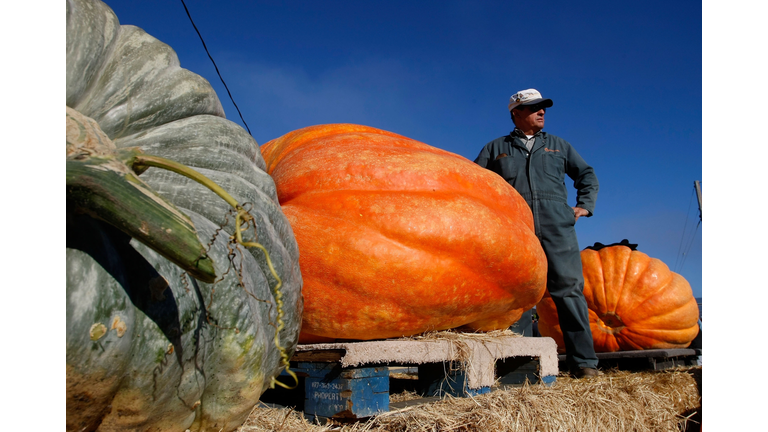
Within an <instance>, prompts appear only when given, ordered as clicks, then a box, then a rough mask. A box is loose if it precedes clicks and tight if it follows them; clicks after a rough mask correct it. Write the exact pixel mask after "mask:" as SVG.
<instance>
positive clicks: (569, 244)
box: [475, 89, 598, 378]
mask: <svg viewBox="0 0 768 432" xmlns="http://www.w3.org/2000/svg"><path fill="white" fill-rule="evenodd" d="M550 107H552V100H551V99H545V98H543V97H542V96H541V93H539V92H538V91H537V90H535V89H528V90H522V91H520V92H518V93H516V94H514V95H512V97H511V98H510V100H509V105H508V108H509V111H510V115H511V116H512V121H513V122H514V123H515V130H514V131H513V132H512V133H510V134H509V135H507V136H503V137H500V138H497V139H495V140H493V141H491V142H489V143H488V144H486V145H485V147H484V148H483V150H482V151H481V152H480V155H478V156H477V159H475V163H476V164H478V165H480V166H482V167H485V168H487V169H489V170H491V171H493V172H495V173H497V174H499V175H501V176H502V177H504V180H506V181H507V182H508V183H509V184H510V185H512V186H513V187H514V188H515V189H516V190H517V191H518V192H519V193H520V195H522V197H523V198H524V199H525V201H526V202H527V203H528V205H529V206H530V207H531V211H532V212H533V221H534V226H535V231H536V236H537V237H538V238H539V241H540V242H541V246H542V248H543V249H544V253H545V254H546V256H547V264H548V270H547V291H549V294H550V295H551V296H552V300H554V302H555V306H556V307H557V314H558V316H559V318H560V327H561V328H562V330H563V338H564V340H565V350H566V364H567V365H568V368H569V369H570V372H571V375H572V376H574V377H576V378H583V377H592V376H596V375H598V372H597V356H596V355H595V349H594V346H593V343H592V332H591V331H590V328H589V313H588V309H587V302H586V300H585V298H584V293H583V289H584V277H583V275H582V270H581V256H580V254H579V244H578V241H577V239H576V229H575V227H574V225H575V224H576V221H577V220H578V219H579V218H580V217H582V216H585V217H590V216H592V212H593V211H594V209H595V200H596V199H597V190H598V183H597V177H596V176H595V173H594V170H593V169H592V167H590V166H589V165H587V163H586V162H584V159H582V158H581V156H579V154H578V153H576V150H574V148H573V147H571V145H570V144H569V143H568V142H566V141H565V140H563V139H562V138H559V137H556V136H554V135H550V134H548V133H546V132H542V129H544V114H545V113H546V110H547V108H550ZM566 174H567V175H568V177H570V178H571V179H572V180H573V182H574V184H573V185H574V187H575V188H576V190H577V191H578V192H577V195H576V206H575V207H570V206H568V202H567V195H568V191H567V189H566V187H565V183H564V180H565V175H566ZM523 319H525V316H524V318H523ZM527 321H528V322H527V323H526V324H530V321H531V319H530V317H529V318H527Z"/></svg>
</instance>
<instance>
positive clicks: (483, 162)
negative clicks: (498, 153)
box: [475, 145, 491, 168]
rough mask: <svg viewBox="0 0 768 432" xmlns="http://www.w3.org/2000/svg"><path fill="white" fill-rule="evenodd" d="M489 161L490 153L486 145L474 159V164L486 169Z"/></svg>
mask: <svg viewBox="0 0 768 432" xmlns="http://www.w3.org/2000/svg"><path fill="white" fill-rule="evenodd" d="M490 160H491V152H490V151H488V145H486V146H485V147H483V149H482V150H480V154H479V155H477V157H476V158H475V163H476V164H478V165H480V166H481V167H483V168H488V162H490Z"/></svg>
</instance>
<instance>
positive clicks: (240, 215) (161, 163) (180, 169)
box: [126, 152, 299, 389]
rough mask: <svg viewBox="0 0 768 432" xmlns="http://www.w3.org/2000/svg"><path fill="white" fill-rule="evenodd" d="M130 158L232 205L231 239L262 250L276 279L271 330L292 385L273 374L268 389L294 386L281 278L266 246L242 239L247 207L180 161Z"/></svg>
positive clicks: (143, 167)
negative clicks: (284, 341) (285, 343)
mask: <svg viewBox="0 0 768 432" xmlns="http://www.w3.org/2000/svg"><path fill="white" fill-rule="evenodd" d="M129 156H130V159H129V161H128V162H126V163H127V164H128V165H130V166H131V168H132V169H133V170H135V171H136V172H143V171H145V170H146V169H147V168H148V167H155V168H162V169H165V170H168V171H173V172H175V173H176V174H180V175H183V176H184V177H187V178H189V179H192V180H194V181H196V182H197V183H200V184H201V185H203V186H205V187H207V188H208V189H210V190H211V191H212V192H213V193H215V194H216V195H218V196H219V197H221V199H223V200H224V201H226V202H227V204H229V205H230V206H232V208H234V209H235V210H237V215H236V217H235V239H236V240H237V243H239V244H241V245H243V246H244V247H255V248H258V249H260V250H261V251H262V252H264V256H265V257H266V261H267V266H268V267H269V271H270V273H272V276H273V277H274V278H275V280H276V281H277V285H275V286H274V288H272V295H273V296H274V298H275V305H276V309H277V327H276V329H275V339H274V342H275V346H276V347H277V350H278V351H279V352H280V363H281V365H282V366H283V367H285V372H286V373H287V374H288V375H290V376H291V377H292V378H293V379H294V385H293V386H288V385H286V384H284V383H282V382H280V381H278V380H277V379H275V377H272V381H271V383H270V386H269V387H270V388H275V384H277V385H279V386H281V387H283V388H287V389H294V388H296V386H297V385H298V384H299V378H298V377H297V376H296V374H295V373H294V372H293V371H292V370H291V369H290V359H289V358H288V353H287V351H286V349H285V347H284V346H282V344H281V343H280V331H281V330H282V329H283V328H285V322H284V321H283V316H284V315H285V313H284V311H283V293H282V291H281V290H280V287H281V286H282V285H283V281H282V279H280V276H279V275H278V274H277V271H276V270H275V267H274V266H273V265H272V259H271V258H270V256H269V252H267V249H266V248H265V247H264V246H262V245H261V243H258V242H246V241H244V240H243V233H242V225H243V224H244V223H245V224H247V223H248V222H250V221H252V220H253V216H251V214H250V213H248V210H246V209H244V208H243V206H241V205H240V203H238V202H237V200H236V199H235V198H233V197H232V195H230V194H229V193H227V191H225V190H224V189H223V188H222V187H221V186H219V185H218V184H216V182H214V181H213V180H211V179H209V178H208V177H206V176H204V175H203V174H201V173H199V172H197V171H196V170H194V169H192V168H190V167H188V166H186V165H183V164H180V163H178V162H176V161H173V160H170V159H166V158H163V157H159V156H151V155H146V154H136V153H134V152H130V153H129Z"/></svg>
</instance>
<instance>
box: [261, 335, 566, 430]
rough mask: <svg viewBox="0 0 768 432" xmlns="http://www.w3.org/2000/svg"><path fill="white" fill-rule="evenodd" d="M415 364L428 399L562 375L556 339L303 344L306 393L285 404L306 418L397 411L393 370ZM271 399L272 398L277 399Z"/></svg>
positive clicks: (298, 362)
mask: <svg viewBox="0 0 768 432" xmlns="http://www.w3.org/2000/svg"><path fill="white" fill-rule="evenodd" d="M408 366H410V367H417V368H418V385H417V388H418V389H419V393H420V394H422V395H423V396H425V397H443V396H445V395H448V394H450V395H453V396H470V395H477V394H482V393H487V392H489V391H490V389H491V386H492V385H494V383H495V382H496V381H497V379H499V380H500V381H501V382H503V383H504V382H507V383H513V382H523V381H524V380H526V379H527V380H529V381H531V382H540V383H543V384H545V385H551V384H552V383H554V382H555V377H556V376H557V374H558V365H557V345H556V344H555V341H554V340H553V339H551V338H524V337H514V336H501V337H496V338H493V339H473V338H467V339H463V340H461V341H454V340H405V339H395V340H383V341H371V342H349V343H334V344H306V345H299V346H298V347H297V348H296V352H295V353H294V355H293V357H292V358H291V368H292V369H293V370H294V372H296V373H297V375H298V376H299V377H300V383H299V387H300V388H299V389H297V391H294V393H293V394H290V393H289V392H287V391H281V390H278V392H282V394H283V399H285V398H288V399H289V400H290V398H292V399H293V400H292V402H288V403H286V402H283V403H282V404H283V405H292V406H295V407H297V409H301V410H303V411H304V413H305V415H309V416H317V417H326V418H335V419H360V418H364V417H369V416H371V415H375V414H376V413H381V412H386V411H389V409H390V406H389V391H390V379H389V369H390V367H408ZM283 381H285V379H283ZM270 392H273V393H275V392H274V391H272V390H270ZM265 396H266V399H267V401H269V399H270V397H271V396H272V395H269V394H267V393H265ZM264 399H265V397H262V400H264Z"/></svg>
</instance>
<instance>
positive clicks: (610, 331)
mask: <svg viewBox="0 0 768 432" xmlns="http://www.w3.org/2000/svg"><path fill="white" fill-rule="evenodd" d="M581 264H582V267H583V272H584V296H585V297H586V299H587V306H588V307H589V323H590V328H591V330H592V338H593V340H594V345H595V351H596V352H613V351H626V350H642V349H654V348H685V347H687V346H688V345H690V343H691V341H692V340H693V339H694V338H695V337H696V334H697V333H698V331H699V326H698V323H697V322H698V318H699V307H698V305H697V303H696V299H695V298H694V297H693V292H692V291H691V286H690V285H689V284H688V282H687V281H686V280H685V279H684V278H683V277H682V276H680V275H679V274H677V273H674V272H672V271H670V270H669V268H668V267H667V265H666V264H664V263H663V262H661V261H660V260H658V259H656V258H650V257H649V256H648V255H646V254H644V253H642V252H639V251H637V250H632V248H630V247H628V246H624V245H613V246H608V247H603V248H601V249H599V250H593V249H584V250H583V251H581ZM536 311H537V312H538V314H539V332H541V335H542V336H550V337H552V338H553V339H555V341H556V342H557V345H558V348H559V350H560V351H561V352H562V351H564V349H565V348H564V346H565V345H564V344H563V333H562V331H561V329H560V325H559V324H558V317H557V310H556V309H555V303H554V302H553V301H552V298H551V297H550V296H549V294H548V293H547V294H546V295H545V296H544V298H543V299H542V300H541V302H539V304H538V305H537V306H536Z"/></svg>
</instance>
